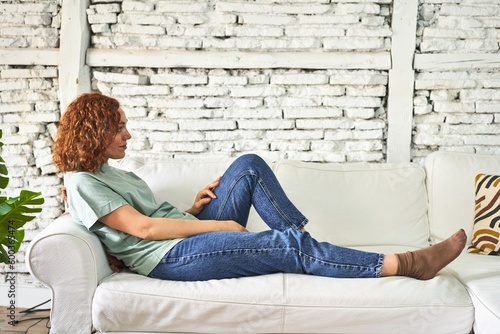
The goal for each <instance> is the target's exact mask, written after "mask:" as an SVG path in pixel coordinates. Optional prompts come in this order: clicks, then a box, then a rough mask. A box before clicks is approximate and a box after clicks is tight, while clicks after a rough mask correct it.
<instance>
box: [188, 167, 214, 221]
mask: <svg viewBox="0 0 500 334" xmlns="http://www.w3.org/2000/svg"><path fill="white" fill-rule="evenodd" d="M219 181H220V176H219V177H218V178H217V179H216V180H215V181H213V182H212V183H210V184H208V185H206V186H205V188H203V189H202V190H200V191H199V192H198V194H196V197H195V199H194V204H193V206H192V207H191V208H189V209H187V210H186V212H187V213H190V214H192V215H193V216H197V215H198V214H199V213H200V212H201V210H203V208H204V207H205V205H207V204H208V203H210V201H211V200H212V199H214V198H217V196H215V194H214V189H215V188H216V187H217V186H218V185H219Z"/></svg>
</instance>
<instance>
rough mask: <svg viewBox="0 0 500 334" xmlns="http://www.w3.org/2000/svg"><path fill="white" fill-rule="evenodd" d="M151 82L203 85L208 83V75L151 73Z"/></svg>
mask: <svg viewBox="0 0 500 334" xmlns="http://www.w3.org/2000/svg"><path fill="white" fill-rule="evenodd" d="M151 83H152V84H164V85H205V84H207V83H208V77H207V76H206V75H188V74H174V73H162V74H155V75H152V76H151Z"/></svg>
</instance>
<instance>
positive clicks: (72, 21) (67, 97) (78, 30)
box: [59, 0, 91, 113]
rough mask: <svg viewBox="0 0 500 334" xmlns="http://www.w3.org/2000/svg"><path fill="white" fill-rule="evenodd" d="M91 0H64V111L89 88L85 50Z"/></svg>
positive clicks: (61, 80) (61, 67)
mask: <svg viewBox="0 0 500 334" xmlns="http://www.w3.org/2000/svg"><path fill="white" fill-rule="evenodd" d="M89 5H90V0H63V3H62V13H61V19H62V21H61V43H60V45H61V46H60V52H61V59H63V60H64V61H61V64H60V65H59V85H60V92H61V100H60V109H61V113H62V112H63V111H64V110H65V109H66V106H67V105H68V104H69V103H70V102H71V101H72V100H73V99H74V98H75V97H77V96H78V95H80V94H82V93H86V92H89V91H90V90H91V84H90V69H89V67H88V66H87V65H86V64H85V54H86V51H87V48H88V46H89V43H90V28H89V25H88V23H87V12H86V10H87V8H88V7H89Z"/></svg>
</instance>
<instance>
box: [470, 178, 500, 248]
mask: <svg viewBox="0 0 500 334" xmlns="http://www.w3.org/2000/svg"><path fill="white" fill-rule="evenodd" d="M499 239H500V175H486V174H478V175H476V207H475V214H474V228H473V231H472V240H471V246H470V247H469V248H468V249H467V251H468V252H469V253H476V254H487V255H500V240H499Z"/></svg>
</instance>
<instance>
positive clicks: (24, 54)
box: [0, 48, 60, 66]
mask: <svg viewBox="0 0 500 334" xmlns="http://www.w3.org/2000/svg"><path fill="white" fill-rule="evenodd" d="M59 62H60V59H59V49H20V48H16V49H14V48H3V49H0V65H45V66H57V65H59Z"/></svg>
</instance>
